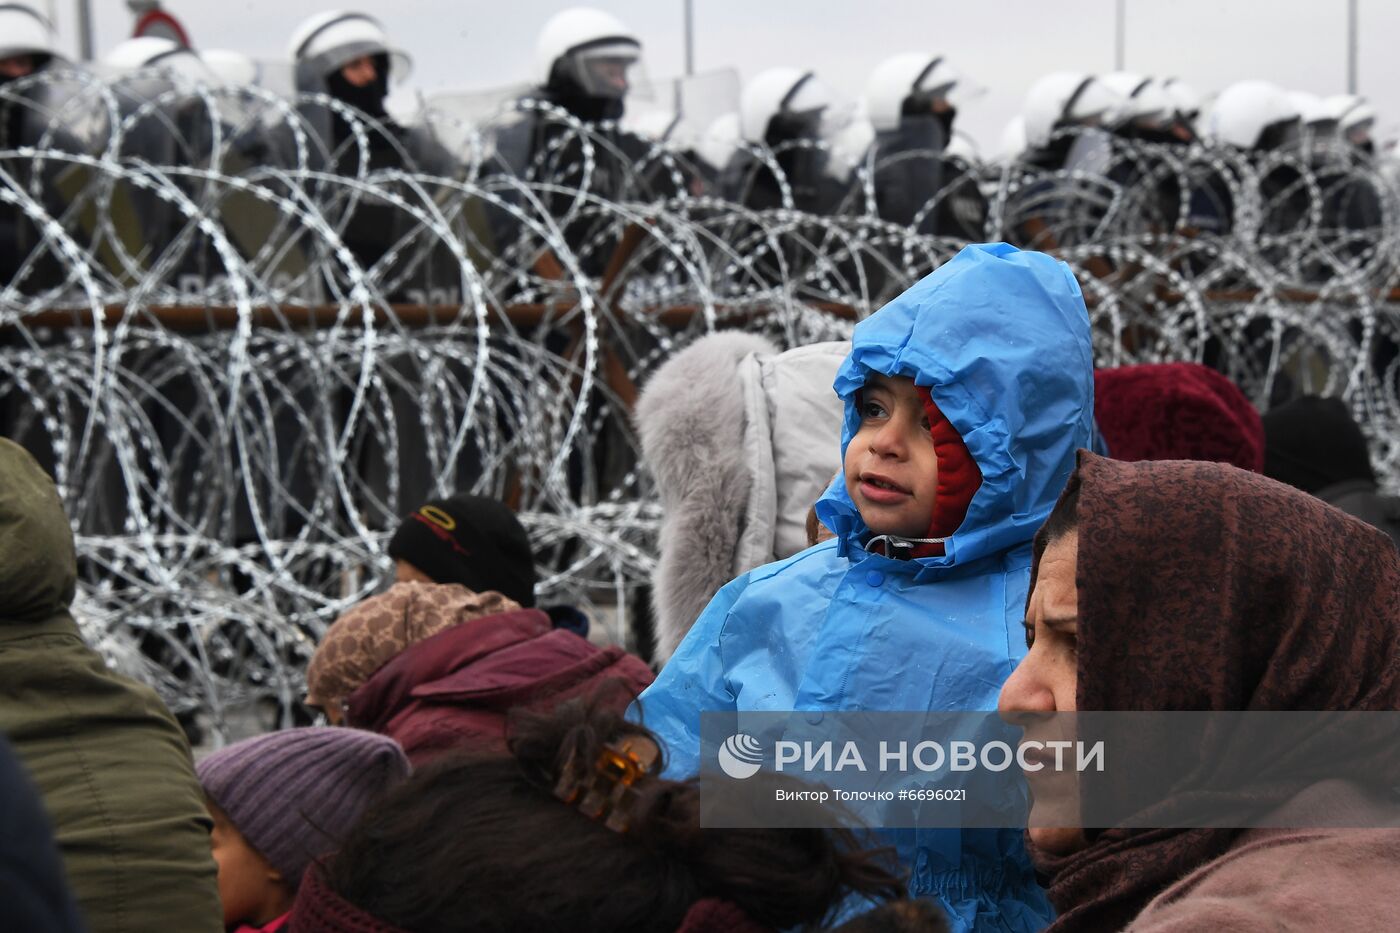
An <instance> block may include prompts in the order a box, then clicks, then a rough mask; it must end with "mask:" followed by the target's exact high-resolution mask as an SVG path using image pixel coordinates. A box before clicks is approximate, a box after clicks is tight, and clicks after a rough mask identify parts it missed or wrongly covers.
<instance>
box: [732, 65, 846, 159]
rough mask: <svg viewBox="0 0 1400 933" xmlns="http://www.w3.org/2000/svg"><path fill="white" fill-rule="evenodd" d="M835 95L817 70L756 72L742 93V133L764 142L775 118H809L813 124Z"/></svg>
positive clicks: (755, 141)
mask: <svg viewBox="0 0 1400 933" xmlns="http://www.w3.org/2000/svg"><path fill="white" fill-rule="evenodd" d="M835 102H836V95H835V94H833V93H832V91H831V89H830V88H828V87H827V86H826V84H824V83H823V82H822V81H821V80H820V79H819V78H818V77H817V76H816V74H815V73H813V72H810V71H801V70H799V69H797V68H769V69H768V70H767V71H762V72H760V73H759V74H757V75H755V76H754V78H753V80H751V81H749V83H748V84H746V85H744V90H743V92H742V93H741V94H740V95H739V133H740V135H741V136H742V137H743V138H744V139H745V140H747V141H749V142H751V143H755V144H757V143H762V142H764V141H765V139H766V137H767V136H768V130H769V127H770V126H771V125H772V123H773V120H774V118H776V117H786V118H789V119H792V120H795V121H809V122H811V123H812V124H813V125H814V127H815V124H816V123H818V122H819V121H820V119H821V117H822V114H823V111H825V110H826V108H828V107H830V106H831V105H832V104H834V103H835Z"/></svg>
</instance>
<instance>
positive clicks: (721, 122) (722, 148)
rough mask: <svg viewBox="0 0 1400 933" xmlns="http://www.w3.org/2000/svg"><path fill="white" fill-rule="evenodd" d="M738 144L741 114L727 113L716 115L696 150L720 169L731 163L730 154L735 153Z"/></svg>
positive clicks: (706, 160) (706, 128) (702, 135)
mask: <svg viewBox="0 0 1400 933" xmlns="http://www.w3.org/2000/svg"><path fill="white" fill-rule="evenodd" d="M738 146H739V114H738V113H726V114H723V115H722V116H719V117H716V118H715V120H714V122H713V123H711V124H710V125H709V126H707V127H705V131H704V132H703V133H701V134H700V141H699V143H698V144H697V145H696V147H695V152H696V155H698V156H700V158H702V159H704V160H705V162H706V163H707V164H708V165H709V166H710V167H711V168H713V169H715V170H716V171H718V170H719V169H722V168H724V167H725V165H727V164H728V163H729V158H730V156H732V155H734V150H735V149H737V148H738Z"/></svg>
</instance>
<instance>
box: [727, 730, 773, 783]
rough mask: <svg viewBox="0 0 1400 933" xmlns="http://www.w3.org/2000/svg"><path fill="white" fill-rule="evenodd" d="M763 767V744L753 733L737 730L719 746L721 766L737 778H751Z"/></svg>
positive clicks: (740, 779) (728, 773)
mask: <svg viewBox="0 0 1400 933" xmlns="http://www.w3.org/2000/svg"><path fill="white" fill-rule="evenodd" d="M761 767H763V746H762V745H760V744H759V741H758V739H756V738H754V737H753V736H751V735H748V734H746V733H743V732H736V733H735V734H734V735H731V736H730V737H729V738H727V739H725V740H724V744H723V745H721V746H720V747H719V768H720V770H721V771H723V772H724V773H725V774H727V775H729V776H730V777H732V778H734V779H735V780H739V781H742V780H744V778H751V777H753V776H754V775H755V774H757V773H758V769H759V768H761Z"/></svg>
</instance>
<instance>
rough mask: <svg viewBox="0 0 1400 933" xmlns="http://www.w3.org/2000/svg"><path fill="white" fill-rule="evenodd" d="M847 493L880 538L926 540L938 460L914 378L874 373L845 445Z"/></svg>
mask: <svg viewBox="0 0 1400 933" xmlns="http://www.w3.org/2000/svg"><path fill="white" fill-rule="evenodd" d="M845 476H846V492H847V493H849V494H850V496H851V500H852V501H853V502H855V504H856V508H857V509H858V510H859V511H860V517H861V518H862V519H864V520H865V524H866V525H867V526H868V527H869V528H870V530H871V531H872V532H874V533H875V534H877V535H899V536H900V537H902V538H921V537H923V536H924V534H925V532H927V531H928V526H929V522H930V521H931V519H932V517H933V502H934V499H935V498H936V497H937V495H938V457H937V455H936V453H935V452H934V448H933V435H932V434H930V433H929V423H928V415H926V414H925V413H924V402H923V399H922V398H920V396H919V392H918V390H917V389H916V388H915V387H914V380H912V379H909V378H907V377H905V376H882V375H880V374H878V373H877V374H874V375H872V376H871V377H870V378H869V379H868V380H867V381H866V383H865V387H864V388H863V389H861V393H860V428H859V429H858V430H857V431H856V433H855V436H854V437H852V438H851V443H850V444H849V445H848V446H847V447H846V462H845Z"/></svg>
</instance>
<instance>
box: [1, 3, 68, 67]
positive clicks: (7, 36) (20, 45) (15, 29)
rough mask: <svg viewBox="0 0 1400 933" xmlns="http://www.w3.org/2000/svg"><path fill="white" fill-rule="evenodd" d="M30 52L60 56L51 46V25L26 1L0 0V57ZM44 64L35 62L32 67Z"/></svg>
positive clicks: (11, 56)
mask: <svg viewBox="0 0 1400 933" xmlns="http://www.w3.org/2000/svg"><path fill="white" fill-rule="evenodd" d="M20 55H32V56H34V57H35V58H43V59H51V58H62V57H63V55H62V54H61V53H60V52H59V51H58V49H56V48H54V44H53V24H52V23H50V22H49V20H48V17H46V16H44V15H43V14H42V13H40V12H39V11H38V10H35V9H34V8H33V7H31V6H30V5H29V4H27V3H0V58H15V57H17V56H20ZM42 66H43V63H42V62H35V68H36V69H37V68H40V67H42Z"/></svg>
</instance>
